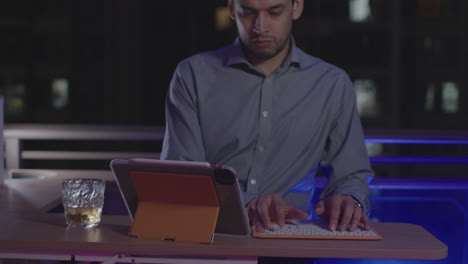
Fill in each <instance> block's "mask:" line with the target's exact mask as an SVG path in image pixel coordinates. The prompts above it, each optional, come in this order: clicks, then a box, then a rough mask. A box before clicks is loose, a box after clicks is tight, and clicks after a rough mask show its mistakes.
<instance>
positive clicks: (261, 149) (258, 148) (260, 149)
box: [257, 145, 265, 152]
mask: <svg viewBox="0 0 468 264" xmlns="http://www.w3.org/2000/svg"><path fill="white" fill-rule="evenodd" d="M257 150H258V151H259V152H263V151H264V150H265V148H263V146H262V145H260V146H258V147H257Z"/></svg>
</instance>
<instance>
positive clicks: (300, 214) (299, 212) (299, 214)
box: [286, 206, 309, 220]
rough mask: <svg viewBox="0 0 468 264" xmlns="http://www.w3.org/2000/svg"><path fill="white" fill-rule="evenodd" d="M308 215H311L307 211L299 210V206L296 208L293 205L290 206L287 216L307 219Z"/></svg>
mask: <svg viewBox="0 0 468 264" xmlns="http://www.w3.org/2000/svg"><path fill="white" fill-rule="evenodd" d="M308 217H309V215H308V214H307V213H306V212H304V211H302V210H299V209H297V208H294V207H292V206H290V207H289V209H288V213H287V214H286V218H294V219H298V220H305V219H307V218H308Z"/></svg>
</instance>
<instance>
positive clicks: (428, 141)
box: [365, 138, 468, 145]
mask: <svg viewBox="0 0 468 264" xmlns="http://www.w3.org/2000/svg"><path fill="white" fill-rule="evenodd" d="M365 141H366V143H374V144H423V145H468V139H436V138H366V140H365Z"/></svg>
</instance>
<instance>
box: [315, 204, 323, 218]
mask: <svg viewBox="0 0 468 264" xmlns="http://www.w3.org/2000/svg"><path fill="white" fill-rule="evenodd" d="M324 213H325V202H324V201H323V200H320V201H319V202H318V203H317V204H316V205H315V214H316V215H318V216H320V217H322V215H323V214H324Z"/></svg>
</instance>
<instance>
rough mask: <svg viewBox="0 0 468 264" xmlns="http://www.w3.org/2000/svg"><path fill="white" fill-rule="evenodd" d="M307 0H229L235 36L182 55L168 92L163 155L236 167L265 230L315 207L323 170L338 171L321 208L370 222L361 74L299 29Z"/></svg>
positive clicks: (333, 225)
mask: <svg viewBox="0 0 468 264" xmlns="http://www.w3.org/2000/svg"><path fill="white" fill-rule="evenodd" d="M303 6H304V0H229V2H228V7H229V12H230V15H231V18H232V19H233V20H234V21H235V22H236V25H237V30H238V34H239V37H238V39H237V40H236V41H235V43H234V44H233V45H230V46H227V47H224V48H222V49H220V50H216V51H210V52H205V53H202V54H197V55H195V56H193V57H190V58H188V59H186V60H184V61H182V62H181V63H180V64H179V65H178V66H177V69H176V71H175V73H174V77H173V79H172V82H171V85H170V89H169V93H168V96H167V101H166V136H165V139H164V143H163V149H162V153H161V158H162V159H172V160H194V161H208V162H210V163H212V164H223V165H229V166H231V167H233V168H234V169H236V171H237V172H238V176H239V181H240V184H241V188H242V191H243V192H244V199H245V202H246V203H247V204H246V207H247V211H248V214H249V218H250V220H251V222H252V223H253V224H254V226H255V228H256V231H257V232H263V231H264V230H265V229H266V228H269V227H270V221H272V220H275V221H277V222H278V223H279V224H280V225H283V224H284V223H285V219H288V218H297V219H306V218H307V217H308V216H309V215H311V214H312V211H313V209H311V198H312V196H313V192H314V182H315V181H314V179H315V174H316V172H317V171H318V169H319V168H323V169H324V171H325V172H326V173H327V175H328V176H329V180H328V183H327V186H326V188H325V190H324V192H323V193H322V194H321V197H322V198H323V200H321V201H320V202H318V203H317V204H316V206H315V213H316V214H317V215H318V216H320V217H323V218H325V219H328V221H329V227H330V229H331V230H335V229H339V230H350V231H354V230H356V228H357V227H358V225H360V224H362V225H364V227H365V229H370V223H369V218H368V216H367V212H368V210H369V202H368V199H367V195H368V188H367V178H368V176H371V175H372V171H371V168H370V165H369V159H368V156H367V152H366V149H365V146H364V138H363V133H362V128H361V123H360V120H359V116H358V112H357V110H356V98H355V94H354V90H353V87H352V83H351V81H350V80H349V78H348V76H347V75H346V73H344V72H343V71H342V70H340V69H338V68H336V67H335V66H332V65H330V64H327V63H325V62H323V61H322V60H320V59H317V58H315V57H312V56H310V55H307V54H305V53H304V52H302V51H301V50H300V49H298V48H297V47H296V46H295V43H294V39H293V37H292V36H291V27H292V24H293V21H294V20H296V19H298V18H299V17H300V16H301V13H302V10H303Z"/></svg>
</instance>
